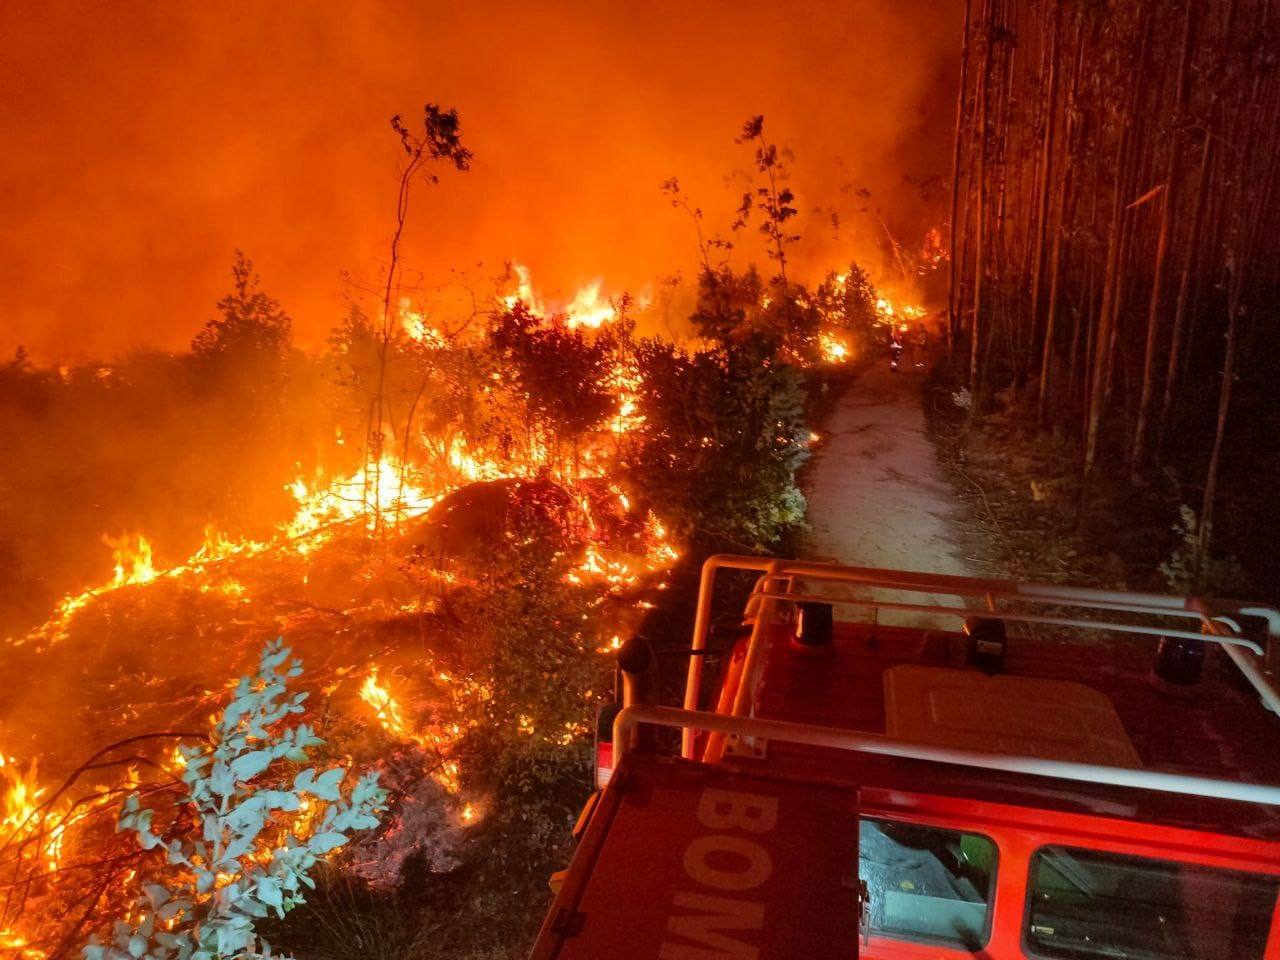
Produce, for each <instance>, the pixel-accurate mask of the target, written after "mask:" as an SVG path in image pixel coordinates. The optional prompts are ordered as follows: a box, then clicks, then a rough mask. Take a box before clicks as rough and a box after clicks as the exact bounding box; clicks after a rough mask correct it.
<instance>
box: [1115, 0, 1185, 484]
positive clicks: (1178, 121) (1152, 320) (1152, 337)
mask: <svg viewBox="0 0 1280 960" xmlns="http://www.w3.org/2000/svg"><path fill="white" fill-rule="evenodd" d="M1198 2H1200V0H1186V15H1185V16H1186V19H1185V22H1184V24H1183V31H1182V56H1181V57H1180V58H1179V61H1178V80H1177V97H1176V107H1175V111H1174V118H1173V132H1172V136H1171V138H1170V144H1169V166H1168V168H1167V170H1166V172H1165V185H1164V197H1163V202H1162V204H1161V206H1160V233H1159V236H1158V237H1157V239H1156V260H1155V268H1154V276H1153V278H1152V281H1151V300H1150V303H1149V304H1148V306H1147V345H1146V350H1145V351H1144V354H1143V362H1142V396H1141V398H1140V400H1139V401H1138V423H1137V426H1136V427H1135V428H1134V432H1133V445H1132V446H1131V447H1130V459H1129V472H1130V479H1131V480H1133V481H1134V482H1136V481H1137V480H1138V479H1139V478H1140V475H1141V472H1142V469H1143V467H1144V466H1145V465H1146V460H1147V428H1148V420H1149V418H1150V416H1151V398H1152V397H1153V396H1154V392H1155V378H1156V377H1155V371H1156V347H1157V345H1158V343H1159V340H1160V302H1161V297H1162V295H1163V294H1164V274H1165V260H1166V258H1167V257H1168V253H1169V235H1170V232H1171V229H1172V224H1173V215H1174V211H1175V209H1176V207H1177V202H1178V201H1177V197H1178V184H1179V181H1180V180H1181V178H1182V145H1181V143H1180V140H1181V134H1182V122H1183V117H1185V116H1186V111H1187V100H1188V98H1189V97H1190V93H1191V82H1190V81H1191V54H1192V50H1193V49H1194V44H1195V25H1196V16H1195V13H1196V4H1197V3H1198Z"/></svg>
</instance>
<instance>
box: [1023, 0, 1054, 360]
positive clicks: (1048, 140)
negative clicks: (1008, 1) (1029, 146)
mask: <svg viewBox="0 0 1280 960" xmlns="http://www.w3.org/2000/svg"><path fill="white" fill-rule="evenodd" d="M1061 27H1062V4H1060V3H1059V4H1055V5H1054V11H1053V29H1052V35H1051V37H1050V41H1049V64H1048V70H1049V85H1048V86H1049V89H1048V93H1047V94H1046V100H1047V103H1048V106H1047V109H1046V113H1045V120H1044V140H1043V143H1042V147H1041V155H1042V156H1043V158H1044V159H1043V160H1042V161H1041V168H1042V175H1041V181H1040V194H1039V196H1038V197H1037V199H1036V231H1035V253H1034V254H1033V255H1032V259H1031V317H1030V336H1029V337H1028V338H1027V350H1028V353H1030V352H1032V351H1034V350H1035V346H1036V334H1037V332H1038V330H1039V326H1040V281H1041V278H1042V276H1043V275H1044V246H1045V237H1046V236H1047V235H1048V233H1049V223H1048V221H1049V195H1050V190H1049V185H1050V183H1052V178H1053V146H1054V143H1053V141H1054V133H1055V132H1056V121H1057V117H1058V75H1059V73H1060V70H1059V67H1058V35H1059V33H1060V32H1061ZM1047 323H1048V325H1049V326H1051V325H1052V323H1053V321H1052V320H1049V321H1047ZM1048 342H1049V341H1048V339H1046V340H1045V345H1046V348H1047V346H1048ZM1044 364H1045V361H1044V359H1043V357H1042V359H1041V372H1040V382H1041V385H1043V383H1044V370H1043V367H1044ZM1030 365H1031V361H1030V357H1028V360H1027V366H1028V367H1029V366H1030Z"/></svg>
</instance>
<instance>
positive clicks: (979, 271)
mask: <svg viewBox="0 0 1280 960" xmlns="http://www.w3.org/2000/svg"><path fill="white" fill-rule="evenodd" d="M983 7H984V18H983V27H982V33H983V37H982V69H981V70H980V71H979V79H978V133H977V136H978V171H977V175H976V176H977V187H978V205H977V212H976V213H977V219H976V228H975V231H974V254H973V322H972V323H971V324H970V326H969V389H970V390H971V391H973V394H974V397H973V405H972V407H971V408H970V409H974V408H976V407H977V405H978V404H977V401H978V396H977V393H978V349H979V347H978V344H979V341H980V340H981V339H982V336H981V335H982V330H983V322H982V275H983V273H984V272H985V271H986V247H985V236H984V234H985V231H986V219H987V214H986V206H987V190H986V186H987V102H988V100H989V99H990V98H989V97H988V90H989V87H990V83H991V41H992V36H991V35H992V16H993V14H994V11H993V7H994V0H986V2H985V3H984V5H983Z"/></svg>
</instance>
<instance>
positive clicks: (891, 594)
mask: <svg viewBox="0 0 1280 960" xmlns="http://www.w3.org/2000/svg"><path fill="white" fill-rule="evenodd" d="M733 571H745V572H746V573H745V576H747V577H749V578H751V579H748V580H747V581H746V582H747V584H751V583H754V586H753V587H752V589H751V592H750V597H749V600H748V602H747V604H746V610H745V617H744V619H743V620H742V624H741V626H740V627H739V628H738V629H737V630H736V631H732V632H730V635H728V636H727V637H722V638H721V639H722V642H720V643H718V644H717V643H712V644H710V645H709V642H708V638H709V636H710V635H712V633H713V631H712V630H711V623H712V619H713V609H715V608H714V606H713V602H714V599H715V591H716V587H717V580H718V579H719V580H720V582H721V589H723V588H724V581H725V580H726V579H727V578H728V577H729V576H730V575H733V576H736V577H739V578H741V577H743V576H744V574H742V573H738V574H732V572H733ZM837 614H838V616H837ZM1277 636H1280V612H1277V611H1276V610H1275V609H1273V608H1270V607H1267V606H1264V605H1262V604H1257V603H1242V602H1237V601H1211V600H1200V599H1186V598H1175V597H1167V596H1161V595H1156V594H1147V593H1121V592H1115V591H1107V590H1096V589H1082V588H1077V587H1064V586H1058V585H1050V584H1039V583H1015V582H1006V581H1000V580H987V579H976V578H968V577H957V576H944V575H936V574H925V573H916V572H906V571H895V570H877V569H866V568H858V567H850V566H841V565H836V564H825V563H805V562H794V561H786V560H772V559H761V558H754V557H735V556H716V557H712V558H711V559H710V560H708V561H707V563H706V565H705V566H704V568H703V571H702V581H701V589H700V592H699V597H698V606H697V612H696V617H695V623H694V627H693V640H692V645H691V649H689V650H688V651H686V652H688V653H689V654H690V656H689V666H688V675H687V678H686V684H685V689H684V702H683V707H681V708H677V707H672V706H660V705H657V704H656V703H654V702H653V701H654V699H655V697H654V692H655V689H656V687H655V685H654V683H653V679H652V673H653V667H652V660H651V651H649V650H648V649H647V647H644V646H643V645H628V647H626V648H624V649H623V651H622V653H621V656H620V669H621V675H622V678H623V697H622V702H621V703H620V705H619V707H620V709H619V712H617V714H616V717H615V718H613V723H612V735H611V736H610V735H609V733H608V732H606V733H605V734H604V735H603V736H602V737H601V739H600V743H599V746H598V755H597V762H598V769H597V778H598V786H599V787H600V789H599V790H597V792H596V793H595V794H593V795H592V797H591V799H590V800H589V801H588V803H587V805H586V807H585V809H584V810H583V813H582V816H581V817H580V819H579V822H578V826H577V828H576V830H575V834H576V836H577V838H578V843H577V847H576V850H575V853H574V856H573V858H572V862H571V863H570V865H569V866H568V868H567V869H566V870H564V871H562V872H561V873H559V874H557V875H556V876H555V877H553V882H552V886H553V889H555V890H556V894H555V898H554V901H553V903H552V906H551V909H550V911H549V913H548V915H547V918H546V920H545V922H544V924H543V926H542V929H541V932H540V934H539V936H538V939H537V941H536V943H535V945H534V947H533V951H532V957H533V958H535V960H550V958H557V960H579V958H589V960H606V958H617V960H631V958H636V960H639V958H642V957H643V958H661V960H753V958H781V957H788V958H804V960H825V958H837V957H838V958H841V960H847V958H850V957H856V956H862V957H870V958H883V960H924V958H929V960H947V958H960V957H985V958H992V960H1004V958H1015V957H1019V958H1021V957H1030V958H1043V960H1092V958H1115V957H1125V958H1142V960H1187V958H1193V960H1264V958H1265V960H1280V912H1278V908H1277V893H1278V891H1280V787H1277V786H1273V785H1269V784H1268V782H1267V781H1268V779H1275V776H1274V775H1275V770H1274V768H1275V766H1276V765H1277V762H1280V751H1277V749H1276V746H1277V743H1280V737H1278V736H1277V732H1278V730H1280V726H1278V724H1280V720H1278V719H1277V716H1276V714H1277V713H1280V695H1278V693H1277V688H1276V686H1275V684H1274V683H1273V681H1272V679H1271V669H1270V668H1271V667H1272V666H1274V663H1273V662H1272V661H1273V658H1274V657H1275V653H1274V651H1275V650H1276V647H1277ZM717 646H719V647H720V649H719V651H718V656H716V657H712V656H710V654H715V653H717V651H716V650H715V647H717ZM717 661H718V663H719V668H718V670H717V671H713V670H712V669H711V667H710V664H711V663H712V662H717ZM704 673H705V674H706V676H705V677H704ZM713 673H718V677H713V676H712V674H713ZM677 737H678V744H679V745H678V748H677V747H676V741H677Z"/></svg>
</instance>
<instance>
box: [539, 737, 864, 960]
mask: <svg viewBox="0 0 1280 960" xmlns="http://www.w3.org/2000/svg"><path fill="white" fill-rule="evenodd" d="M857 863H858V811H857V799H856V795H855V791H853V790H850V789H849V788H848V787H837V786H831V785H815V784H811V783H797V782H795V781H788V780H783V779H775V778H770V777H765V776H759V775H755V774H745V773H741V772H735V771H733V770H730V769H725V768H716V767H711V766H707V765H704V764H696V763H690V762H688V761H682V760H670V759H659V758H655V757H651V756H646V755H643V754H639V753H631V754H628V755H627V759H626V761H625V763H624V766H623V767H622V768H620V769H619V770H618V771H617V772H616V773H615V774H614V779H613V781H612V782H611V783H610V785H609V788H608V790H607V791H606V792H605V794H604V796H603V797H602V798H601V801H600V803H599V806H598V807H597V809H596V811H595V813H594V814H593V816H592V820H591V823H590V825H589V826H588V828H587V831H586V834H585V835H584V836H583V840H582V843H581V844H580V846H579V848H578V851H577V853H576V854H575V856H574V860H573V863H572V864H571V866H570V869H569V872H568V875H567V877H566V878H565V882H564V885H563V887H562V888H561V890H560V894H559V896H558V897H557V898H556V902H555V904H554V905H553V907H552V910H551V913H550V915H549V916H548V919H547V922H546V924H544V926H543V929H542V932H541V934H540V935H539V938H538V942H537V944H536V945H535V947H534V951H533V954H532V956H533V957H534V958H552V957H555V958H563V960H575V958H582V960H588V958H589V960H599V958H601V957H610V958H617V960H629V958H633V957H634V958H637V960H639V958H646V960H649V958H654V957H657V958H660V960H722V958H723V960H766V958H779V960H781V958H784V957H785V958H795V957H805V958H806V960H827V958H831V960H837V958H839V960H849V958H850V957H856V956H857V950H858V920H859V905H860V898H859V892H858V879H857Z"/></svg>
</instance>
